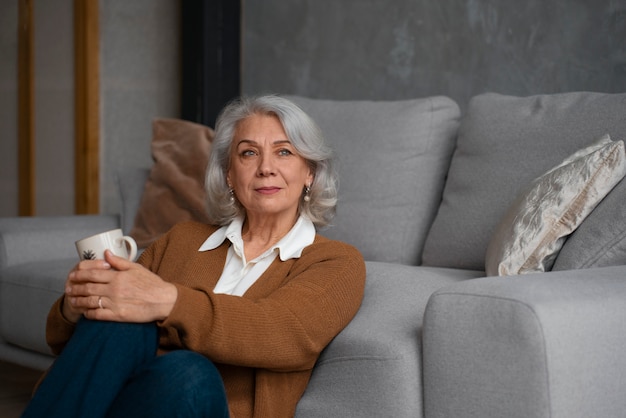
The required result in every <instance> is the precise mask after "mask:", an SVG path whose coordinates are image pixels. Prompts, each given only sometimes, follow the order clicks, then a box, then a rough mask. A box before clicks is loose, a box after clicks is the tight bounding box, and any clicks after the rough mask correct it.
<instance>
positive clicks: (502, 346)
mask: <svg viewBox="0 0 626 418" xmlns="http://www.w3.org/2000/svg"><path fill="white" fill-rule="evenodd" d="M423 343H424V405H425V416H427V417H460V416H462V417H481V418H489V417H508V418H514V417H524V418H533V417H551V418H559V417H568V418H576V417H580V418H582V417H590V416H597V417H616V416H623V413H624V411H626V397H624V393H626V379H624V377H623V375H624V371H625V370H626V356H625V355H624V347H626V266H617V267H605V268H596V269H588V270H576V271H560V272H551V273H541V274H534V275H526V276H516V277H488V278H482V279H476V280H469V281H466V282H463V283H457V284H454V285H452V286H448V287H446V288H443V289H441V290H439V291H438V292H436V293H435V294H433V296H432V297H431V298H430V300H429V303H428V305H427V308H426V312H425V318H424V339H423Z"/></svg>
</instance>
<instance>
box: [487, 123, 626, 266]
mask: <svg viewBox="0 0 626 418" xmlns="http://www.w3.org/2000/svg"><path fill="white" fill-rule="evenodd" d="M624 174H626V154H624V142H623V141H611V139H610V137H609V136H608V135H605V136H603V137H602V138H600V140H598V141H596V142H594V143H593V144H592V145H590V146H588V147H585V148H583V149H581V150H580V151H577V152H576V153H574V154H573V155H571V156H570V157H568V158H567V159H565V160H564V161H563V162H562V163H561V164H559V165H558V166H556V167H554V168H553V169H551V170H550V171H548V172H547V173H546V174H544V175H542V176H541V177H539V178H537V179H535V180H534V181H533V182H532V183H531V185H530V186H529V188H528V189H527V190H526V191H525V192H524V193H522V194H520V196H519V197H518V198H517V199H516V200H515V202H513V204H512V205H511V207H510V208H509V209H508V211H507V212H506V214H505V215H504V217H503V218H502V220H501V221H500V224H499V225H498V227H497V228H496V232H495V233H494V235H493V237H492V239H491V241H490V242H489V246H488V247H487V256H486V262H485V270H486V272H487V275H490V276H495V275H500V276H508V275H514V274H525V273H534V272H543V271H549V270H550V269H551V268H552V265H553V264H554V260H555V259H556V257H557V255H558V253H559V251H560V249H561V247H562V246H563V242H564V241H565V239H566V238H567V236H568V235H569V234H571V233H572V232H573V231H574V230H575V229H576V228H577V227H578V225H580V224H581V222H582V221H583V220H584V219H585V218H586V217H587V215H588V214H589V213H590V212H591V211H592V210H593V209H594V208H595V207H596V206H597V204H598V203H599V202H600V201H601V200H602V199H603V198H604V197H605V196H606V195H607V194H608V193H609V192H610V191H611V189H613V187H615V185H616V184H617V183H619V181H620V180H621V179H622V178H623V177H624Z"/></svg>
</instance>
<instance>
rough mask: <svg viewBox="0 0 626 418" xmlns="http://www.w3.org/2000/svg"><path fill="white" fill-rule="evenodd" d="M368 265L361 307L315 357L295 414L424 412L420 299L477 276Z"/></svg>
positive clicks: (405, 414) (422, 302) (474, 273)
mask: <svg viewBox="0 0 626 418" xmlns="http://www.w3.org/2000/svg"><path fill="white" fill-rule="evenodd" d="M366 267H367V279H366V285H365V295H364V298H363V302H362V305H361V308H360V309H359V311H358V313H357V314H356V316H355V317H354V319H353V320H352V321H351V322H350V324H348V326H347V327H346V328H345V329H344V330H343V331H342V332H341V333H340V334H339V335H338V336H337V337H336V338H335V339H334V340H333V341H332V342H331V343H330V345H329V346H328V347H327V348H326V349H325V350H324V352H323V353H322V355H321V356H320V358H319V360H318V363H317V365H316V366H315V369H314V370H313V375H312V376H311V381H310V382H309V385H308V387H307V390H306V392H305V393H304V396H303V398H302V399H301V401H300V403H299V404H298V410H297V414H296V416H297V417H298V418H302V417H346V418H349V417H355V418H356V417H365V416H368V417H408V416H415V417H417V416H422V400H421V393H422V377H421V375H422V372H421V370H422V360H421V357H422V356H421V333H422V318H423V313H424V310H425V307H426V303H427V301H428V299H429V297H430V295H431V294H432V293H433V292H434V291H436V290H438V289H439V288H441V287H443V286H446V285H449V284H452V283H456V282H459V281H463V280H467V279H471V278H476V277H481V276H483V272H477V271H467V270H452V269H442V268H428V267H413V266H403V265H398V264H387V263H380V262H367V263H366ZM363 382H376V384H368V385H364V384H363ZM398 399H402V402H398Z"/></svg>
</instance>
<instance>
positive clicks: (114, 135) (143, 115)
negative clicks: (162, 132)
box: [100, 0, 181, 213]
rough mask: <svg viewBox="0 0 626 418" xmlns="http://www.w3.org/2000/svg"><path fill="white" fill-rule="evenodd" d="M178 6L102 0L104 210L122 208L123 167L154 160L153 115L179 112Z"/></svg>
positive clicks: (156, 0)
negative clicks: (119, 181)
mask: <svg viewBox="0 0 626 418" xmlns="http://www.w3.org/2000/svg"><path fill="white" fill-rule="evenodd" d="M179 7H180V5H179V2H178V1H173V0H132V1H128V0H101V1H100V36H101V42H102V43H101V58H100V59H101V63H100V68H101V74H100V88H101V92H100V94H101V102H102V104H101V106H102V108H101V133H100V135H101V136H100V143H101V149H100V156H101V164H102V168H101V180H100V181H101V187H100V209H101V210H100V212H101V213H119V212H120V207H119V203H120V201H119V195H118V187H117V173H118V170H119V169H121V168H123V167H127V166H145V167H149V166H150V165H151V164H152V159H151V156H150V142H151V139H152V120H153V119H154V118H156V117H179V115H180V73H181V71H180V34H179V32H180V31H179V27H180V23H179V18H180V11H179Z"/></svg>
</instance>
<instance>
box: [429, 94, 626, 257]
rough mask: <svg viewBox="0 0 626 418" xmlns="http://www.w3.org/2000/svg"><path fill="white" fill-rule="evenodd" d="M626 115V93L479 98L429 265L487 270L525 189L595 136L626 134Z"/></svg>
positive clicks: (465, 123) (462, 133)
mask: <svg viewBox="0 0 626 418" xmlns="http://www.w3.org/2000/svg"><path fill="white" fill-rule="evenodd" d="M625 113H626V94H604V93H590V92H575V93H564V94H554V95H540V96H532V97H512V96H504V95H500V94H494V93H489V94H483V95H479V96H476V97H474V98H473V99H472V100H471V101H470V104H469V107H468V110H467V113H466V116H465V118H464V119H463V120H462V122H461V127H460V128H459V138H458V140H457V149H456V150H455V152H454V156H453V157H452V162H451V164H450V170H449V173H448V180H447V183H446V186H445V190H444V193H443V200H442V203H441V206H440V208H439V212H438V214H437V217H436V219H435V221H434V222H433V226H432V228H431V230H430V232H429V234H428V238H427V239H426V243H425V246H424V254H423V263H424V264H425V265H430V266H443V267H454V268H468V269H484V261H485V254H486V250H487V245H488V243H489V240H490V239H491V236H492V234H493V233H494V231H495V229H496V226H497V224H498V222H499V220H500V219H502V217H503V216H504V214H505V212H506V210H507V208H508V207H509V206H510V205H511V203H512V202H513V200H514V199H515V197H516V196H517V195H518V194H519V193H520V192H521V191H522V189H523V188H525V187H526V186H527V185H528V184H529V183H530V182H531V181H532V180H533V179H535V178H537V177H538V176H540V175H541V174H543V173H545V172H546V171H548V169H550V168H551V167H554V166H556V165H557V164H558V163H559V162H561V161H563V159H565V158H566V157H567V156H568V155H571V154H572V153H574V152H575V151H576V150H578V149H580V148H583V147H584V146H586V145H588V144H589V143H590V142H591V141H593V140H594V139H596V138H600V137H601V136H602V135H604V134H609V135H610V136H611V137H612V138H614V139H615V140H619V139H622V135H623V134H624V132H626V118H625V117H624V114H625Z"/></svg>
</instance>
